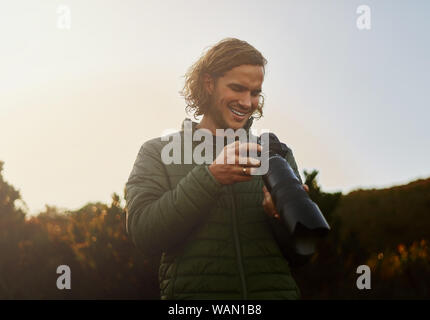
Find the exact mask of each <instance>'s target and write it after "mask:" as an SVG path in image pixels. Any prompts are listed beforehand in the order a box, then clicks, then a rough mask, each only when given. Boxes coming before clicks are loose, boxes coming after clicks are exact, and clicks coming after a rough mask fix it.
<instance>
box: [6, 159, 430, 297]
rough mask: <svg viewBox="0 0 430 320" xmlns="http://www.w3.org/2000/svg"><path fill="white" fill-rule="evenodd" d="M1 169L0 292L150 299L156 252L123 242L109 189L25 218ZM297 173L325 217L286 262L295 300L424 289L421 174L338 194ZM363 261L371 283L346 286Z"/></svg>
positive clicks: (428, 203) (426, 253)
mask: <svg viewBox="0 0 430 320" xmlns="http://www.w3.org/2000/svg"><path fill="white" fill-rule="evenodd" d="M2 169H3V163H2V162H0V299H159V290H158V281H157V272H158V263H159V259H158V258H152V259H147V258H145V257H143V256H142V254H141V253H140V252H139V251H138V250H137V249H136V248H135V246H134V245H133V244H132V243H131V241H130V239H129V237H128V236H127V233H126V230H125V211H124V207H123V206H122V205H121V198H120V196H119V195H117V194H113V195H112V201H111V203H110V204H109V205H107V204H103V203H88V204H87V205H85V206H84V207H82V208H81V209H79V210H76V211H60V210H59V209H57V208H56V207H50V206H46V208H45V210H44V211H43V212H41V213H39V214H38V215H37V216H33V217H27V218H26V213H25V203H24V202H23V201H22V199H21V197H20V194H19V191H17V190H16V189H15V188H14V187H13V186H11V185H9V184H8V183H7V182H6V181H4V180H3V176H2V174H1V173H2ZM304 174H305V177H306V181H305V183H306V184H307V185H308V186H309V189H310V190H309V195H310V197H311V199H312V200H313V201H315V202H316V203H317V204H318V206H319V207H320V209H321V211H322V212H323V214H324V216H325V218H326V219H327V221H328V223H329V224H330V226H331V231H330V233H329V235H328V236H327V237H325V238H324V239H321V240H320V241H319V243H318V248H317V253H316V254H315V255H314V256H313V257H312V259H311V262H309V263H308V264H307V265H305V266H302V267H298V268H296V269H292V271H293V274H294V276H295V278H296V280H297V282H298V284H299V287H300V288H301V291H302V297H303V298H304V299H333V298H338V299H345V298H351V299H381V298H384V299H387V298H388V299H389V298H408V299H409V298H410V299H412V298H423V297H427V298H428V297H429V296H430V295H429V294H430V292H429V290H430V248H429V244H428V241H429V239H428V235H429V234H430V232H429V230H430V217H429V215H428V214H429V211H430V197H429V195H430V179H428V180H418V181H415V182H413V183H410V184H408V185H405V186H400V187H393V188H389V189H383V190H357V191H354V192H351V193H350V194H348V195H342V194H341V193H340V192H338V193H325V192H323V191H322V189H321V187H320V186H319V185H318V183H317V180H316V177H317V175H318V172H317V171H312V172H306V171H305V172H304ZM363 264H366V265H368V266H369V267H370V269H371V271H372V278H371V279H372V289H371V290H358V289H357V287H356V279H357V277H358V275H357V273H356V269H357V267H358V266H359V265H363ZM60 265H68V266H69V267H70V268H71V270H72V290H58V289H57V287H56V280H57V277H59V274H57V273H56V269H57V267H58V266H60Z"/></svg>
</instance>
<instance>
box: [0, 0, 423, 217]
mask: <svg viewBox="0 0 430 320" xmlns="http://www.w3.org/2000/svg"><path fill="white" fill-rule="evenodd" d="M363 4H365V5H368V6H369V8H370V9H371V29H370V30H359V29H358V28H357V24H356V21H357V19H358V17H359V16H360V14H358V13H357V12H356V11H357V7H358V6H360V5H363ZM64 5H65V6H66V7H62V6H64ZM68 10H70V29H67V28H63V27H65V26H67V23H68V21H67V19H65V18H67V12H68ZM429 17H430V1H426V0H422V1H420V0H415V1H395V0H391V1H384V0H378V1H345V0H337V1H323V0H320V1H310V0H307V1H299V0H296V1H267V0H266V1H231V0H230V1H202V0H199V1H160V0H158V1H128V0H127V1H106V0H103V1H81V0H73V1H72V0H69V1H48V0H43V1H33V0H27V1H16V0H15V1H4V0H1V1H0V39H1V42H0V57H1V59H0V160H2V161H4V162H5V169H4V176H5V178H6V180H7V181H8V182H9V183H11V184H12V185H14V186H15V187H16V188H17V189H19V190H20V192H21V195H22V197H23V199H24V201H25V202H26V203H27V204H28V206H29V209H30V212H31V213H37V212H38V211H40V210H43V208H44V205H45V203H46V204H49V205H56V206H59V207H62V208H68V209H77V208H79V207H81V206H83V205H84V204H85V203H87V202H89V201H103V202H110V196H111V194H112V193H113V192H117V193H119V194H120V195H121V196H123V188H124V184H125V182H126V181H127V178H128V175H129V173H130V171H131V168H132V166H133V162H134V160H135V158H136V155H137V152H138V151H139V148H140V146H141V145H142V143H143V142H145V141H146V140H147V139H150V138H153V137H156V136H160V135H161V134H162V132H163V131H164V130H166V129H169V128H173V129H179V128H180V125H181V122H182V120H183V119H184V118H185V117H186V114H185V110H184V107H185V104H184V101H183V99H182V97H181V96H180V95H179V93H178V91H179V90H180V89H181V88H182V85H183V75H184V73H185V72H186V71H187V69H188V67H189V66H190V65H191V64H192V63H193V62H194V61H195V60H196V59H198V57H199V56H200V55H201V54H202V52H203V50H204V49H206V48H207V47H208V46H211V45H213V44H215V43H216V42H218V41H219V40H221V39H223V38H225V37H237V38H240V39H243V40H246V41H248V42H249V43H250V44H252V45H254V46H255V47H256V48H257V49H259V50H260V51H261V52H262V53H263V55H264V56H265V57H266V58H267V60H268V61H269V63H268V66H267V73H266V79H265V82H264V84H263V92H264V93H265V96H266V105H265V116H264V118H262V119H261V120H259V121H258V122H256V125H255V128H256V129H259V130H261V129H269V130H271V131H273V132H275V133H276V134H277V135H278V137H279V138H280V139H281V140H282V141H283V142H285V143H287V145H289V146H290V147H291V148H292V149H293V152H294V155H295V158H296V161H297V163H298V165H299V169H300V171H301V172H302V170H303V169H307V170H310V169H312V168H316V169H318V170H319V171H320V175H319V182H320V183H321V184H322V187H323V189H324V190H326V191H337V190H341V191H343V192H345V193H346V192H349V191H351V190H353V189H356V188H372V187H376V188H382V187H386V186H391V185H393V184H402V183H406V182H409V181H411V180H414V179H417V178H425V177H429V176H430V148H429V147H430V142H429V141H430V133H429V131H430V130H429V128H428V127H429V125H428V123H429V119H430V111H429V106H430V98H429V95H430V94H429V89H430V87H429V82H430V81H429V74H430V61H429V57H430V41H429V39H430V38H429V35H428V32H429V30H430V18H429Z"/></svg>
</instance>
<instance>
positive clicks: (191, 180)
mask: <svg viewBox="0 0 430 320" xmlns="http://www.w3.org/2000/svg"><path fill="white" fill-rule="evenodd" d="M266 63H267V61H266V59H265V58H264V57H263V55H262V54H261V53H260V52H259V51H258V50H256V49H255V48H254V47H253V46H251V45H250V44H248V43H247V42H245V41H241V40H238V39H232V38H228V39H224V40H222V41H221V42H219V43H218V44H216V45H215V46H213V47H212V48H210V49H209V50H208V51H207V52H206V53H205V54H204V55H203V56H202V57H201V58H200V59H199V60H198V61H197V62H196V63H195V64H194V65H193V66H192V67H191V68H190V70H189V72H188V73H187V74H186V81H185V86H184V90H183V92H182V94H183V95H184V97H185V101H186V104H187V107H186V108H187V111H189V112H193V113H194V115H195V116H203V118H202V120H201V121H200V123H197V122H192V126H191V127H192V130H193V132H194V131H196V130H199V129H205V130H207V131H209V132H210V133H211V134H212V137H213V141H210V142H211V143H214V142H216V143H217V142H218V141H219V138H220V137H219V136H217V129H233V130H237V129H244V130H245V131H246V134H247V135H248V137H250V135H251V134H252V133H251V130H250V127H251V125H252V122H253V120H254V119H255V118H259V117H261V116H262V113H263V105H264V100H263V99H262V97H261V90H262V85H263V80H264V74H265V65H266ZM183 128H184V124H183ZM179 135H180V136H181V137H182V138H183V137H184V129H182V130H181V131H180V132H179ZM221 140H222V141H224V137H221ZM182 141H183V139H182ZM248 141H251V140H248ZM167 143H168V142H166V141H165V139H161V138H155V139H152V140H149V141H147V142H145V143H144V144H143V146H142V147H141V149H140V151H139V154H138V156H137V159H136V161H135V164H134V167H133V169H132V171H131V174H130V177H129V180H128V182H127V184H126V200H127V206H126V209H127V230H128V233H129V235H130V237H131V239H132V240H133V242H134V243H135V245H136V246H137V247H138V248H139V249H141V250H142V252H143V253H144V254H146V255H161V261H160V268H159V281H160V291H161V299H297V298H298V297H299V295H300V294H299V289H298V287H297V285H296V283H295V281H294V279H293V277H292V275H291V272H290V267H289V262H288V260H287V259H286V257H287V255H286V246H287V245H288V243H286V242H285V237H286V230H285V229H284V227H283V225H282V223H281V221H280V220H279V215H278V213H277V212H276V209H275V208H274V205H273V201H272V199H271V197H270V194H269V193H268V192H267V190H265V188H263V181H262V178H261V176H257V175H251V174H250V172H251V171H250V170H251V169H252V168H253V167H258V166H259V164H258V163H257V162H256V161H255V159H252V158H246V159H245V161H244V162H243V161H239V160H240V158H241V157H243V154H242V153H241V152H239V149H240V150H245V151H246V150H248V151H260V150H261V147H260V146H259V145H257V144H255V143H239V142H235V143H233V144H230V145H226V146H225V147H224V148H223V149H222V150H220V152H217V151H215V152H214V156H213V160H214V161H213V162H212V163H209V164H207V163H204V164H196V163H194V162H193V163H192V164H184V163H183V164H177V163H175V164H169V165H167V164H165V163H163V161H162V157H161V153H162V149H163V147H164V146H165V145H166V144H167ZM216 143H215V144H216ZM215 144H214V145H215ZM232 146H233V148H232ZM195 147H196V143H194V142H193V143H192V149H191V150H188V152H192V151H193V150H194V148H195ZM185 150H187V149H186V148H182V152H184V151H185ZM227 155H228V156H232V157H233V158H234V162H233V163H229V162H226V161H224V160H225V159H226V156H227ZM241 160H243V159H241ZM286 160H287V161H288V162H289V163H290V165H291V167H292V168H293V170H294V171H295V173H296V175H297V177H298V179H299V180H300V181H301V178H300V175H299V173H298V170H297V165H296V163H295V161H294V157H293V155H292V152H291V150H288V153H287V155H286Z"/></svg>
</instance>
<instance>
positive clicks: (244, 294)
mask: <svg viewBox="0 0 430 320" xmlns="http://www.w3.org/2000/svg"><path fill="white" fill-rule="evenodd" d="M229 187H230V189H231V196H232V200H233V211H232V212H233V214H232V220H233V235H234V243H235V247H236V257H237V264H238V267H239V275H240V280H241V283H242V297H243V299H244V300H247V299H248V295H247V289H246V281H245V272H244V270H243V263H242V253H241V248H240V241H239V235H238V230H237V216H236V200H235V198H234V192H233V186H229Z"/></svg>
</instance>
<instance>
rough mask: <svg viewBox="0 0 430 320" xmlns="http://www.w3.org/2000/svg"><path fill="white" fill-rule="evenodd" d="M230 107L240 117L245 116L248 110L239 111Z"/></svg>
mask: <svg viewBox="0 0 430 320" xmlns="http://www.w3.org/2000/svg"><path fill="white" fill-rule="evenodd" d="M229 109H230V110H231V112H233V113H234V114H235V115H238V116H239V117H243V116H245V115H246V114H247V112H245V113H243V112H240V111H237V110H235V109H233V108H231V107H229Z"/></svg>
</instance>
